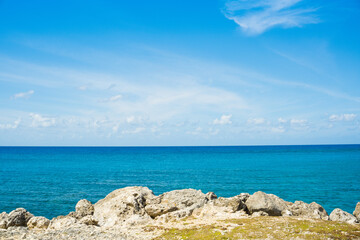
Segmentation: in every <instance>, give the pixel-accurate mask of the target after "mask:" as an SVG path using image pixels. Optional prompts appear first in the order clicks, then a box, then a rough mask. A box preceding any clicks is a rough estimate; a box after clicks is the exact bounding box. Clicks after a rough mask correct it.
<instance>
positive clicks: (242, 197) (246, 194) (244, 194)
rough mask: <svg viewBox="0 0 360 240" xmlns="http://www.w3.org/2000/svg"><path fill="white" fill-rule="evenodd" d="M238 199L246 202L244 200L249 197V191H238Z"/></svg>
mask: <svg viewBox="0 0 360 240" xmlns="http://www.w3.org/2000/svg"><path fill="white" fill-rule="evenodd" d="M237 196H238V197H239V198H240V200H241V201H242V202H243V203H246V201H247V200H248V199H249V197H250V194H249V193H240V194H239V195H237Z"/></svg>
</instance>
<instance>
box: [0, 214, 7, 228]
mask: <svg viewBox="0 0 360 240" xmlns="http://www.w3.org/2000/svg"><path fill="white" fill-rule="evenodd" d="M7 220H8V214H7V213H6V212H2V213H0V229H6V228H7Z"/></svg>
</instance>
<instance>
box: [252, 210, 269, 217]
mask: <svg viewBox="0 0 360 240" xmlns="http://www.w3.org/2000/svg"><path fill="white" fill-rule="evenodd" d="M251 216H252V217H266V216H269V214H268V213H267V212H263V211H258V212H254V213H253V214H252V215H251Z"/></svg>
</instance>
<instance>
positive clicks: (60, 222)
mask: <svg viewBox="0 0 360 240" xmlns="http://www.w3.org/2000/svg"><path fill="white" fill-rule="evenodd" d="M76 221H77V220H76V218H74V217H70V216H58V217H56V218H53V219H52V220H51V221H50V225H49V227H48V228H49V229H55V230H62V229H67V228H71V227H73V226H74V225H75V223H76Z"/></svg>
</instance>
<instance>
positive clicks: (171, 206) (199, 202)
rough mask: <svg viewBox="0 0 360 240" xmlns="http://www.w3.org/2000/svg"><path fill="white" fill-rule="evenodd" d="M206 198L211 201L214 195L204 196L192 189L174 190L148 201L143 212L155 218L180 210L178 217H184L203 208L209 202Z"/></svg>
mask: <svg viewBox="0 0 360 240" xmlns="http://www.w3.org/2000/svg"><path fill="white" fill-rule="evenodd" d="M208 197H210V198H212V199H213V198H214V195H212V194H209V195H206V194H204V193H202V192H201V191H200V190H194V189H184V190H175V191H171V192H167V193H164V194H161V195H159V196H157V197H154V198H151V199H149V201H147V204H146V207H145V211H146V213H147V214H149V216H150V217H152V218H156V217H158V216H161V215H163V214H167V213H170V212H175V211H178V210H181V213H180V214H179V215H178V217H185V216H189V215H191V213H192V212H193V210H194V209H196V208H200V207H202V206H204V204H205V203H207V202H208V201H209V198H208ZM175 215H176V214H175ZM175 215H174V216H175Z"/></svg>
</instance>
